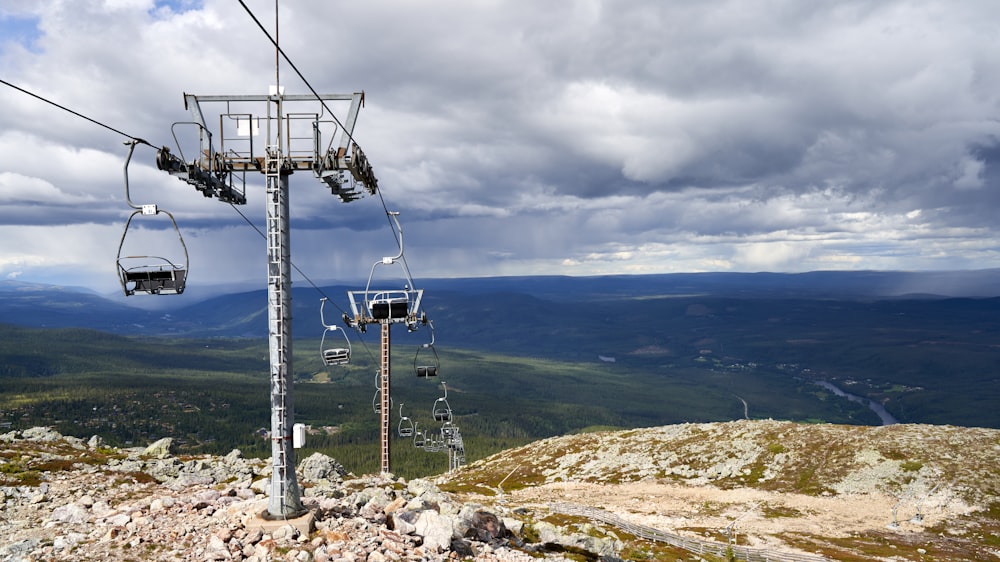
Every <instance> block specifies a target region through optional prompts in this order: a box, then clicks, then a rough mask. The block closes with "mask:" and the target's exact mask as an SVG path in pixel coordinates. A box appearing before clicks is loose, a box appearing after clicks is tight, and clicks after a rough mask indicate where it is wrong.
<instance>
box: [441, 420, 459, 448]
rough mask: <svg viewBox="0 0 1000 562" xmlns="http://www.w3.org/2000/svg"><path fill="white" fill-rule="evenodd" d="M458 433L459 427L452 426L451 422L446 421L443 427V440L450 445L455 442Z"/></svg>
mask: <svg viewBox="0 0 1000 562" xmlns="http://www.w3.org/2000/svg"><path fill="white" fill-rule="evenodd" d="M457 433H458V427H456V426H455V425H454V424H452V423H451V421H446V422H444V424H443V425H442V426H441V439H442V440H444V442H445V443H447V444H449V445H450V444H452V443H453V442H454V440H455V435H456V434H457Z"/></svg>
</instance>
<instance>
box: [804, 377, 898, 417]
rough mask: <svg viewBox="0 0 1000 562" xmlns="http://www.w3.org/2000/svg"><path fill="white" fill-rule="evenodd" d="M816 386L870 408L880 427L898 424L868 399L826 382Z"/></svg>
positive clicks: (878, 405)
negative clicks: (880, 421)
mask: <svg viewBox="0 0 1000 562" xmlns="http://www.w3.org/2000/svg"><path fill="white" fill-rule="evenodd" d="M816 384H818V385H820V386H822V387H823V388H825V389H827V390H829V391H830V392H832V393H834V394H836V395H837V396H842V397H844V398H847V399H848V400H850V401H852V402H860V403H861V404H865V405H867V406H868V408H870V409H871V411H873V412H875V414H876V415H877V416H878V417H879V419H881V420H882V425H892V424H894V423H899V420H897V419H896V418H895V416H893V415H892V414H890V413H889V411H888V410H886V409H885V407H884V406H882V405H881V404H879V403H878V402H875V401H874V400H870V399H868V398H865V397H864V396H858V395H857V394H851V393H850V392H844V391H843V390H841V389H840V387H838V386H836V385H835V384H833V383H830V382H827V381H817V382H816Z"/></svg>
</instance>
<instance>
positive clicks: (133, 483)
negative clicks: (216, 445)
mask: <svg viewBox="0 0 1000 562" xmlns="http://www.w3.org/2000/svg"><path fill="white" fill-rule="evenodd" d="M268 473H269V467H268V466H267V463H266V462H264V461H261V460H256V459H245V458H243V457H242V455H241V454H240V453H239V451H233V452H232V453H230V454H229V455H227V456H225V457H198V458H179V457H176V456H173V455H171V454H170V453H169V440H167V441H161V442H158V443H156V444H153V445H151V446H150V447H149V448H147V449H133V450H127V451H121V450H116V449H109V448H106V447H103V446H102V445H101V443H100V441H99V440H98V439H96V438H95V439H91V440H90V441H89V442H85V441H83V440H80V439H76V438H72V437H63V436H61V435H59V434H56V433H54V432H52V431H50V430H48V429H45V428H34V429H30V430H26V431H24V432H23V433H22V432H12V433H8V434H5V435H2V436H0V477H2V479H0V482H4V483H5V485H2V486H0V537H2V538H0V560H4V561H12V562H20V561H42V560H53V561H59V560H66V561H70V560H72V561H79V560H107V561H112V560H113V561H127V560H136V561H139V560H142V561H168V560H171V561H172V560H197V561H214V560H246V561H248V562H263V561H269V560H287V561H296V562H310V561H316V562H325V561H336V562H382V561H399V560H406V561H434V560H449V559H464V560H481V561H521V560H532V559H533V558H532V556H531V555H529V554H528V552H531V551H532V550H533V548H534V547H533V546H532V545H529V544H523V543H522V542H521V541H520V540H519V539H518V537H517V534H516V533H517V532H518V531H519V530H520V527H521V523H520V521H518V520H517V519H514V518H511V517H509V515H510V514H509V513H507V514H504V513H501V514H500V515H499V516H498V515H497V514H495V513H493V512H486V511H484V510H483V509H482V508H481V506H477V505H474V504H460V503H457V502H455V501H454V500H452V499H451V498H450V497H449V496H448V495H446V494H443V493H441V491H440V490H439V489H438V488H437V487H436V486H435V485H433V484H432V483H430V482H428V481H425V480H413V481H410V482H406V481H404V480H402V479H394V478H391V477H385V478H382V477H367V478H354V477H352V476H351V475H347V474H345V472H344V470H343V468H342V467H341V466H339V465H338V464H337V463H336V461H334V460H333V459H331V458H329V457H326V456H323V455H319V454H315V455H313V456H311V457H308V458H306V459H304V460H303V461H302V462H301V463H300V464H299V467H298V473H299V478H300V484H301V485H302V487H303V489H304V493H303V504H304V506H305V507H306V508H308V509H309V511H310V513H311V514H312V516H313V517H314V523H313V525H312V528H311V529H309V528H308V527H307V528H306V529H305V530H306V531H308V532H302V531H300V530H296V528H295V527H294V526H280V525H279V526H277V527H276V528H275V527H274V526H273V525H271V528H270V530H269V529H267V528H263V529H262V528H260V522H261V519H260V517H259V515H260V514H261V513H262V512H264V511H266V508H267V496H266V495H265V493H264V491H265V490H266V486H267V483H268V482H269V479H268ZM515 544H516V545H517V546H518V547H520V548H515ZM540 555H543V556H544V553H541V554H540ZM549 558H551V559H553V560H565V559H564V558H562V557H561V556H558V555H550V556H549Z"/></svg>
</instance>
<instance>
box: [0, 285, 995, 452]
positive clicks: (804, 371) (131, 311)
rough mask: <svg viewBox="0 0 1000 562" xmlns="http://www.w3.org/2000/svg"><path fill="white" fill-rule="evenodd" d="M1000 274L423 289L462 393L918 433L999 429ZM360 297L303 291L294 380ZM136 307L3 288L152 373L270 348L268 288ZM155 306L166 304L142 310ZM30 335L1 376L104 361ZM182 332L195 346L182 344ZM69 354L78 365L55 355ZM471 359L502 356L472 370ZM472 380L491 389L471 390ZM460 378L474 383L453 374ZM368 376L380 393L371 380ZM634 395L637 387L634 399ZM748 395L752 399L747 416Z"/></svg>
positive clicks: (424, 338) (401, 337)
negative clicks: (566, 368) (859, 400)
mask: <svg viewBox="0 0 1000 562" xmlns="http://www.w3.org/2000/svg"><path fill="white" fill-rule="evenodd" d="M998 280H1000V270H986V271H978V272H952V273H947V272H938V273H933V272H925V273H904V272H811V273H803V274H796V275H792V274H769V273H754V274H749V273H747V274H739V273H728V274H727V273H703V274H672V275H640V276H605V277H586V278H573V277H510V278H484V279H436V280H427V281H426V283H425V284H423V287H424V289H425V295H424V301H423V304H424V309H425V310H426V311H427V313H428V315H429V316H430V318H431V319H432V321H433V322H434V328H435V346H436V347H435V349H436V350H437V352H438V354H439V355H440V358H441V362H442V363H444V364H445V367H446V370H445V371H442V372H446V373H449V374H448V375H447V377H448V383H449V384H451V383H452V382H453V381H454V382H455V383H462V384H464V385H465V386H466V387H467V388H472V387H473V386H475V387H476V390H477V391H478V390H483V391H484V392H485V391H488V392H489V393H491V394H493V397H494V398H495V400H496V401H498V402H510V401H511V400H514V399H518V398H522V397H545V400H546V401H552V400H554V399H555V400H558V401H564V400H565V401H567V402H572V403H574V404H575V405H577V406H584V407H597V408H608V409H609V412H605V413H602V415H600V416H595V418H594V420H593V421H591V422H589V423H585V424H583V425H581V426H579V427H586V426H588V425H615V426H618V427H639V426H651V425H663V424H666V423H675V422H680V421H721V420H726V419H737V418H739V417H750V418H767V417H772V418H776V419H792V420H800V421H801V420H813V421H828V422H837V423H869V424H874V423H878V419H877V418H875V417H874V416H873V415H871V414H870V413H866V412H864V411H863V410H864V408H861V409H857V410H855V411H853V412H852V411H839V412H838V411H832V412H831V411H830V410H831V409H832V408H830V407H829V404H828V403H827V401H825V399H824V398H822V397H820V398H816V399H810V396H809V395H810V394H812V392H811V390H812V388H814V387H815V385H813V384H812V383H813V382H814V381H829V382H832V383H834V384H836V385H837V386H838V387H840V388H842V389H844V390H846V391H848V392H851V393H853V394H856V395H858V396H863V397H865V398H868V399H871V400H874V401H876V402H878V403H879V404H882V405H884V407H885V408H886V409H887V410H888V411H889V412H890V413H891V414H892V415H893V416H895V418H896V419H898V420H900V421H902V422H905V423H928V424H935V425H945V424H951V425H962V426H970V427H996V428H1000V409H998V408H996V404H997V403H998V402H1000V385H997V384H996V380H997V377H996V372H997V369H998V367H1000V354H998V353H997V349H998V348H997V342H998V341H1000V340H998V334H1000V298H998V297H996V296H995V294H996V287H998V286H1000V283H998V282H997V281H998ZM348 289H354V290H356V289H358V287H357V286H349V285H334V286H326V287H323V288H321V289H320V290H316V289H312V288H308V287H304V286H299V287H296V288H295V289H294V290H293V300H292V303H293V319H294V320H293V325H294V328H293V335H294V338H295V340H294V344H295V351H296V354H297V360H296V362H295V368H296V370H297V372H296V375H295V376H296V378H297V379H299V380H303V379H308V378H311V377H312V376H313V375H314V374H316V372H317V371H318V370H320V369H321V367H320V366H319V361H318V356H317V352H316V351H315V350H316V349H317V348H318V340H319V338H320V336H321V335H322V333H323V326H322V324H321V322H320V318H319V302H320V301H319V298H320V296H322V295H328V296H329V297H330V299H331V300H330V303H331V305H335V306H333V307H328V308H327V312H328V313H329V314H328V320H329V321H334V320H335V319H337V318H339V316H340V314H339V311H338V310H336V309H337V308H338V307H339V308H341V309H343V308H345V307H347V304H346V302H345V300H346V295H345V291H347V290H348ZM130 299H131V300H130ZM130 299H124V297H118V298H117V299H113V300H111V299H102V298H101V297H98V296H96V295H93V294H90V293H86V292H82V291H78V290H72V289H67V288H61V287H47V286H41V285H30V284H23V283H21V284H18V283H12V282H9V281H8V282H0V322H6V323H9V324H12V325H16V326H17V327H19V328H26V327H34V328H39V327H43V328H44V329H45V330H46V331H47V330H50V329H52V328H56V327H78V328H87V329H91V330H100V331H101V332H111V333H114V334H118V335H126V336H130V337H135V338H141V339H143V340H144V346H143V348H144V351H145V353H144V357H145V358H146V359H147V360H146V361H145V363H146V364H145V365H141V366H140V365H138V363H139V362H140V361H141V360H142V358H141V357H137V358H136V359H137V361H135V362H134V364H135V365H136V368H137V370H139V371H140V372H141V371H159V370H161V369H162V367H165V366H167V365H184V364H185V361H187V363H189V364H191V365H192V366H193V365H194V364H197V363H200V362H205V363H206V364H207V363H216V362H218V361H219V360H220V359H221V360H222V361H226V362H229V364H228V367H224V368H228V369H229V370H232V371H235V372H237V374H238V375H242V376H246V375H249V374H251V373H252V372H254V371H255V370H259V369H261V368H262V366H261V365H260V362H259V361H255V357H254V355H256V351H253V352H252V353H253V355H247V356H243V357H239V356H238V354H237V353H236V352H235V347H239V346H240V344H238V343H237V344H235V345H231V344H228V343H227V344H226V345H230V346H231V347H233V348H234V352H233V353H229V354H228V355H227V356H226V357H224V358H220V357H211V356H209V354H206V353H202V352H199V353H198V357H199V359H198V361H194V360H193V359H194V355H195V352H194V349H195V348H201V349H209V348H206V347H205V346H206V345H209V346H210V347H212V348H214V346H215V343H216V342H218V341H220V340H221V339H222V338H228V339H239V340H244V341H246V342H250V341H255V342H263V345H265V346H266V339H265V338H266V333H267V322H266V317H267V314H266V310H265V307H266V295H265V293H264V291H262V290H261V291H249V292H244V293H231V294H225V295H221V296H215V297H212V298H206V299H204V300H196V299H190V298H189V295H187V294H185V295H180V296H176V297H162V299H161V300H156V299H157V298H156V297H148V298H147V299H146V300H142V299H141V298H140V297H130ZM135 299H139V300H135ZM148 299H154V301H150V300H148ZM149 302H156V303H157V306H158V307H165V308H158V309H157V310H150V309H140V308H135V307H134V305H136V304H140V303H149ZM126 304H128V305H130V306H125V305H126ZM67 334H70V335H69V336H67ZM350 336H351V340H352V345H353V346H354V349H355V352H356V353H355V355H356V357H358V358H359V359H362V360H363V359H365V358H366V357H369V356H373V355H375V353H373V350H374V349H376V348H377V346H378V342H377V340H378V338H377V334H375V333H373V331H369V333H367V334H357V333H353V332H352V333H351V334H350ZM31 337H33V338H34V340H35V341H32V342H30V343H29V345H26V346H25V345H21V342H20V341H19V342H17V343H11V344H9V345H8V346H9V347H13V348H14V351H12V352H10V353H4V354H0V361H2V362H0V366H4V367H9V369H8V370H10V369H13V371H12V372H14V374H15V375H17V376H21V375H22V374H25V373H29V374H37V373H41V374H45V375H49V374H60V373H67V372H69V370H71V369H72V370H74V371H77V372H79V369H77V368H76V367H77V365H94V364H95V362H94V358H93V357H87V356H86V352H87V351H88V350H87V349H85V348H81V347H80V345H81V344H82V343H84V342H82V341H81V338H77V337H76V336H73V335H72V334H71V333H68V332H47V333H46V332H34V335H32V336H31ZM180 338H184V339H186V340H188V341H189V342H192V343H191V344H190V345H187V344H184V343H179V342H178V341H177V340H179V339H180ZM199 339H200V340H214V341H210V342H205V341H196V340H199ZM429 339H430V335H429V334H428V330H426V329H422V330H418V331H417V332H415V333H412V334H410V333H406V331H405V330H396V331H395V332H394V334H393V352H394V354H395V356H396V357H399V362H398V363H397V364H396V365H397V366H396V367H394V370H395V369H399V368H402V369H403V370H408V369H411V365H412V363H413V361H414V353H415V351H416V350H418V349H420V346H421V345H423V344H426V343H427V342H428V341H429ZM157 341H159V342H164V343H162V344H158V343H157ZM157 345H159V346H160V347H163V348H173V349H175V350H177V349H178V347H179V346H180V347H185V346H186V347H187V349H185V350H183V351H184V352H185V353H189V355H190V358H189V359H188V360H185V359H184V358H180V357H167V356H166V355H165V354H164V353H161V352H160V351H159V350H156V349H154V348H155V347H156V346H157ZM130 347H133V346H131V345H130V343H128V342H126V343H124V344H123V350H124V352H123V353H122V354H123V355H128V356H134V355H135V354H134V353H133V352H132V351H130V350H129V348H130ZM243 347H244V348H250V347H252V346H250V345H249V344H248V345H245V346H243ZM26 350H38V352H37V354H36V353H34V352H31V353H26ZM147 350H148V351H147ZM67 351H71V352H73V354H74V356H75V357H79V358H80V361H79V362H76V361H75V359H74V360H65V361H56V360H55V359H56V356H65V354H66V352H67ZM77 352H79V353H77ZM103 352H104V353H105V355H107V351H106V350H104V351H103ZM468 352H471V353H473V354H474V355H479V356H481V357H490V358H491V359H490V361H486V362H477V364H476V365H475V368H474V369H470V368H468V367H469V365H470V361H469V355H468ZM110 353H112V354H114V351H111V352H110ZM168 355H169V354H168ZM497 356H503V357H513V358H517V360H518V361H521V362H524V361H523V360H525V359H541V360H545V361H554V362H559V363H563V364H572V365H573V366H574V368H575V367H580V368H582V369H584V370H586V371H587V373H586V380H587V381H588V382H589V383H590V384H591V385H593V386H597V385H598V384H599V383H600V382H601V381H602V380H603V377H604V376H605V373H607V374H608V375H610V376H612V377H617V378H618V380H619V381H625V382H626V385H625V387H616V389H612V390H611V391H610V392H609V391H608V389H607V388H605V389H602V390H601V392H600V394H599V400H597V401H594V400H592V399H591V398H590V397H582V396H569V395H570V394H572V393H573V392H574V389H575V388H576V385H573V386H569V387H564V388H561V389H558V390H554V389H553V388H552V385H548V384H547V381H546V379H547V377H539V376H533V377H521V378H518V379H517V380H511V377H510V376H509V375H508V373H506V372H505V371H504V370H503V369H505V368H506V367H507V366H506V365H499V364H498V363H497V362H495V361H493V359H495V358H496V357H497ZM359 364H360V362H359ZM484 368H485V369H486V370H483V369H484ZM396 372H399V371H398V370H397V371H396ZM474 372H481V375H482V376H481V377H480V380H485V381H489V383H488V384H479V383H475V382H473V378H474ZM452 374H459V376H460V377H463V378H465V380H455V379H454V378H453V377H452ZM466 374H468V376H467V377H466ZM3 375H4V373H0V376H3ZM339 375H340V373H331V374H330V379H331V380H333V379H337V380H340V379H342V377H339ZM349 375H350V373H349ZM515 378H516V377H515ZM364 382H365V384H366V385H367V384H369V381H368V379H367V378H366V379H365V381H364ZM511 383H515V384H511ZM638 387H642V390H641V392H640V393H638V395H637V394H636V393H635V392H634V389H635V388H638ZM617 388H623V390H622V391H618V390H617ZM511 389H514V390H516V391H518V392H520V393H522V394H521V395H518V394H517V393H511V392H510V390H511ZM18 392H19V393H20V392H22V391H21V390H18ZM734 395H736V396H734ZM637 396H638V399H636V397H637ZM737 396H738V397H739V398H737ZM643 397H649V399H650V400H649V402H648V403H647V402H644V401H643V400H642V398H643ZM671 397H673V398H671ZM577 398H581V399H582V400H577ZM370 399H371V398H370V397H367V398H365V399H364V401H365V402H370ZM619 399H620V401H619V403H617V404H613V405H611V406H608V405H607V402H610V401H615V400H619ZM740 399H744V400H746V401H748V402H749V403H750V410H749V412H748V414H747V415H746V416H744V415H743V412H742V404H741V403H740ZM0 400H2V397H0ZM420 400H423V398H421V399H420ZM398 401H401V402H406V403H408V404H411V405H412V404H415V403H416V398H415V397H414V398H411V397H403V396H401V397H399V399H398ZM0 408H2V406H0ZM519 411H520V410H515V411H514V412H515V413H516V412H519ZM38 413H41V414H44V412H38ZM619 413H623V414H625V415H624V416H619ZM616 417H617V418H619V419H615V418H616ZM265 419H266V418H265ZM0 423H2V421H0ZM32 423H34V422H32ZM38 423H46V424H47V423H49V422H48V421H47V420H41V421H39V422H38ZM532 425H536V424H534V422H532ZM570 429H573V428H570ZM563 432H564V431H562V430H557V431H553V432H552V433H549V434H550V435H551V434H557V433H563ZM540 436H542V435H539V434H537V433H536V434H532V435H531V437H540Z"/></svg>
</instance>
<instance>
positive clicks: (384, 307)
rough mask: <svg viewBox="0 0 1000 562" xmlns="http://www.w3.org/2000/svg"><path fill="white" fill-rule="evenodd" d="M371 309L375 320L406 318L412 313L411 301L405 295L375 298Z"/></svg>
mask: <svg viewBox="0 0 1000 562" xmlns="http://www.w3.org/2000/svg"><path fill="white" fill-rule="evenodd" d="M371 310H372V318H373V319H375V320H389V319H396V318H406V315H407V314H409V313H410V301H409V299H407V298H405V297H398V298H384V299H379V300H373V301H372V302H371Z"/></svg>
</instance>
